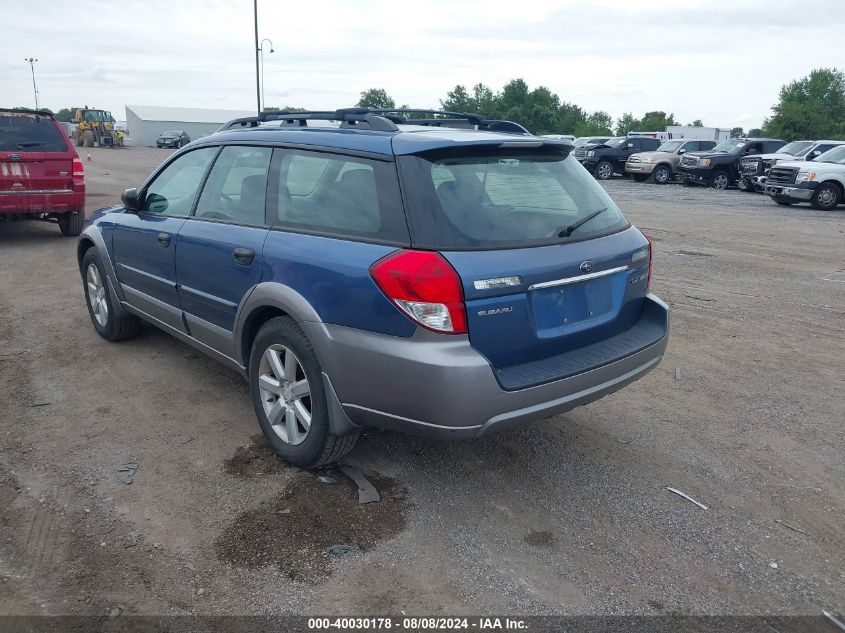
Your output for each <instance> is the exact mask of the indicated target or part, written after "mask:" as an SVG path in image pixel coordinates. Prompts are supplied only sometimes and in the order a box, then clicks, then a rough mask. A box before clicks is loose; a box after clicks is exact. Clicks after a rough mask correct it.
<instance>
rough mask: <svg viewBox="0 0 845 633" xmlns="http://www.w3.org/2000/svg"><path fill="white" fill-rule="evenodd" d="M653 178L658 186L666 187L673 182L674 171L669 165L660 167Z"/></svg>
mask: <svg viewBox="0 0 845 633" xmlns="http://www.w3.org/2000/svg"><path fill="white" fill-rule="evenodd" d="M651 177H652V178H653V179H654V182H656V183H657V184H658V185H665V184H666V183H668V182H669V181H670V180H672V170H671V169H669V167H668V166H667V165H658V166H657V167H655V168H654V172H652V174H651Z"/></svg>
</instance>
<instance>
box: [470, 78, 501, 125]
mask: <svg viewBox="0 0 845 633" xmlns="http://www.w3.org/2000/svg"><path fill="white" fill-rule="evenodd" d="M472 98H473V99H474V100H475V107H474V108H473V110H472V112H478V113H479V114H483V115H484V116H486V117H490V118H491V119H493V118H496V117H497V116H499V102H498V99H497V97H496V95H495V94H494V93H493V89H492V88H490V87H489V86H485V85H484V84H482V83H477V84H475V85H474V86H473V87H472Z"/></svg>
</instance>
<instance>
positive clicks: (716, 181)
mask: <svg viewBox="0 0 845 633" xmlns="http://www.w3.org/2000/svg"><path fill="white" fill-rule="evenodd" d="M713 188H714V189H727V188H728V177H727V176H726V175H725V174H718V175H717V176H716V177H715V178H713Z"/></svg>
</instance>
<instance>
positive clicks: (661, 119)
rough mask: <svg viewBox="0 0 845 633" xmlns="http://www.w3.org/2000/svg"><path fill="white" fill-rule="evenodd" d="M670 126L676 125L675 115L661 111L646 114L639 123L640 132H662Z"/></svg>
mask: <svg viewBox="0 0 845 633" xmlns="http://www.w3.org/2000/svg"><path fill="white" fill-rule="evenodd" d="M670 125H678V122H677V121H676V120H675V115H674V114H672V113H669V114H666V113H665V112H662V111H659V110H658V111H656V112H646V113H645V115H644V116H643V118H642V120H641V121H640V129H639V130H638V131H640V132H662V131H664V130H665V129H666V128H667V127H669V126H670Z"/></svg>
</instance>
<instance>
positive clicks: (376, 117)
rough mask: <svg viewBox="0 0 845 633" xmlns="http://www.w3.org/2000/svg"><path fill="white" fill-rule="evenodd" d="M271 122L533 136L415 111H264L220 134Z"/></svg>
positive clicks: (483, 121) (504, 125)
mask: <svg viewBox="0 0 845 633" xmlns="http://www.w3.org/2000/svg"><path fill="white" fill-rule="evenodd" d="M411 114H429V115H433V117H426V118H412V117H410V116H404V115H411ZM269 121H279V122H280V124H281V125H282V126H295V127H307V126H308V121H339V122H340V124H341V127H347V128H359V129H369V130H378V131H381V132H398V131H399V128H398V127H397V124H404V125H427V126H432V127H457V128H470V129H477V130H484V131H491V132H507V133H510V134H530V132H529V131H528V130H526V129H525V128H524V127H523V126H521V125H520V124H519V123H514V122H513V121H501V120H499V119H488V118H486V117H484V116H483V115H481V114H468V113H466V112H447V111H444V110H426V109H414V108H390V109H386V108H385V109H377V108H341V109H339V110H335V111H334V112H332V111H308V112H278V111H272V112H261V113H260V114H259V115H258V116H251V117H244V118H240V119H233V120H232V121H229V122H228V123H224V124H223V126H222V127H221V128H220V130H219V131H223V130H231V129H236V128H246V127H249V128H254V127H258V126H259V125H261V124H262V123H267V122H269Z"/></svg>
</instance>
